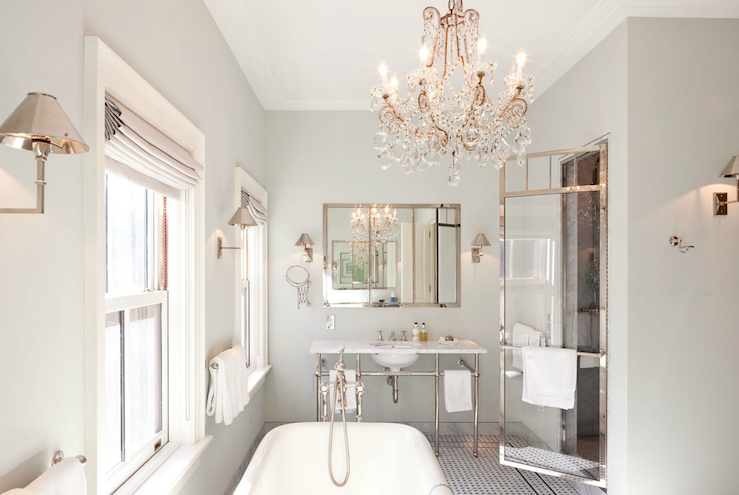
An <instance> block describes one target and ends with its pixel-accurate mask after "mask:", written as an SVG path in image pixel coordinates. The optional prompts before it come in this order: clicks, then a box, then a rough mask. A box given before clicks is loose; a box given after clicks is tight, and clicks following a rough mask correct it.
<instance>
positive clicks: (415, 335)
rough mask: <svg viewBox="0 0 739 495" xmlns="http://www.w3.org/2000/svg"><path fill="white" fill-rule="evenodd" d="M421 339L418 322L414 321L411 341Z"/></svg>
mask: <svg viewBox="0 0 739 495" xmlns="http://www.w3.org/2000/svg"><path fill="white" fill-rule="evenodd" d="M420 340H421V336H420V335H419V333H418V322H415V323H414V324H413V342H419V341H420Z"/></svg>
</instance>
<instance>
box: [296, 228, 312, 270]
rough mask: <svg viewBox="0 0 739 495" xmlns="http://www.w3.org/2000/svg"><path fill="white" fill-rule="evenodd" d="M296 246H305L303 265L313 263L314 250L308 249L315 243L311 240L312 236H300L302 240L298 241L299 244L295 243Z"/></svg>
mask: <svg viewBox="0 0 739 495" xmlns="http://www.w3.org/2000/svg"><path fill="white" fill-rule="evenodd" d="M295 245H296V246H303V263H313V248H312V247H308V246H312V245H313V241H312V240H311V238H310V236H309V235H308V234H305V233H303V234H300V238H299V239H298V242H296V243H295Z"/></svg>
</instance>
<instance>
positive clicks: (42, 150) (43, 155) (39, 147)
mask: <svg viewBox="0 0 739 495" xmlns="http://www.w3.org/2000/svg"><path fill="white" fill-rule="evenodd" d="M50 151H51V144H50V143H49V142H47V141H34V143H33V153H34V155H36V181H35V182H36V207H35V208H0V213H32V214H43V213H44V196H45V190H46V180H45V178H44V176H45V168H46V159H47V157H48V156H49V152H50Z"/></svg>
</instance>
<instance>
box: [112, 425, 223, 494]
mask: <svg viewBox="0 0 739 495" xmlns="http://www.w3.org/2000/svg"><path fill="white" fill-rule="evenodd" d="M212 440H213V437H212V436H206V437H205V438H203V439H202V440H200V441H199V442H197V443H196V444H195V445H180V444H178V443H174V442H169V443H168V444H167V445H165V446H164V447H163V448H162V449H161V450H160V451H159V452H157V454H156V455H155V456H154V457H152V458H151V460H150V461H149V462H147V463H146V464H144V466H143V467H142V468H141V469H139V470H138V471H137V472H136V474H134V475H133V476H132V477H131V478H129V480H128V481H126V482H125V483H124V484H123V486H121V487H120V488H119V489H118V490H116V492H115V495H128V494H136V495H164V494H170V493H171V494H174V493H177V492H179V491H180V490H181V489H182V487H183V486H185V483H187V480H189V479H190V476H192V474H193V473H194V472H195V470H196V469H197V468H198V467H199V466H200V456H201V455H202V454H203V452H205V449H206V447H207V446H208V445H209V444H210V442H211V441H212Z"/></svg>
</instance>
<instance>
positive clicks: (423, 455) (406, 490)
mask: <svg viewBox="0 0 739 495" xmlns="http://www.w3.org/2000/svg"><path fill="white" fill-rule="evenodd" d="M347 429H348V436H349V452H350V454H351V459H350V465H351V473H350V476H349V481H348V482H347V484H346V485H345V486H344V487H343V488H338V487H336V486H334V485H333V483H331V479H330V478H329V474H328V432H329V423H294V424H288V425H284V426H280V427H277V428H275V429H274V430H272V431H270V432H269V433H268V434H267V435H265V437H264V439H263V440H262V442H261V443H260V444H259V447H257V450H256V452H255V453H254V457H253V458H252V460H251V462H250V463H249V467H247V469H246V472H245V473H244V476H243V478H241V482H240V483H239V486H238V487H237V488H236V491H235V492H234V495H299V494H300V495H313V494H316V495H318V494H320V495H324V494H330V493H335V494H344V495H429V494H431V495H452V491H451V490H450V489H449V488H446V487H444V486H438V487H437V488H435V489H434V487H435V486H436V485H439V484H445V483H446V478H444V474H443V473H442V472H441V467H439V462H438V461H437V460H436V456H434V452H433V450H432V449H431V445H429V442H428V440H426V438H425V437H424V436H423V434H422V433H421V432H420V431H418V430H417V429H415V428H412V427H410V426H406V425H400V424H393V423H355V422H351V423H348V424H347ZM333 466H334V478H335V479H336V480H337V481H339V482H341V481H342V480H343V479H344V473H345V456H344V430H343V428H342V425H341V421H337V422H336V423H335V424H334V440H333ZM432 489H433V492H432Z"/></svg>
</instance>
